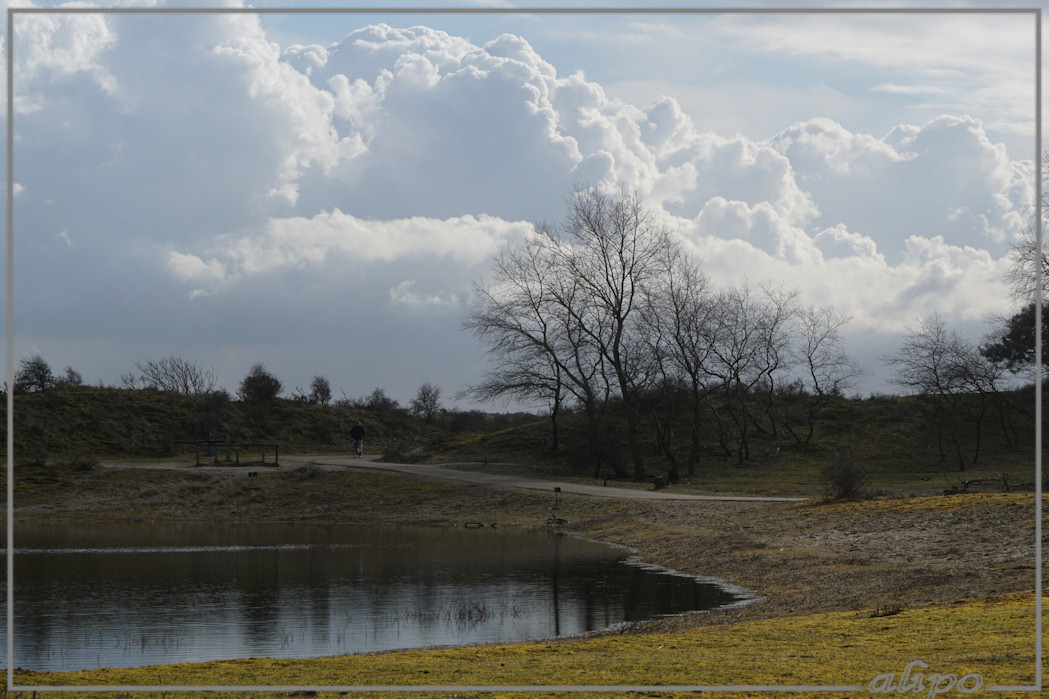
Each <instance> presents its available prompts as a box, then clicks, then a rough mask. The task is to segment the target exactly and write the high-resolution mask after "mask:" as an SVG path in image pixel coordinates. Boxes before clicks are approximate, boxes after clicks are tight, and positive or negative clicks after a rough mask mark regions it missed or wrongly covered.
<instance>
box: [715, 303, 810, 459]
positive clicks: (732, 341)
mask: <svg viewBox="0 0 1049 699" xmlns="http://www.w3.org/2000/svg"><path fill="white" fill-rule="evenodd" d="M763 294H764V296H763V297H756V296H755V292H754V291H753V289H752V288H751V287H750V285H749V284H747V283H745V282H744V283H741V284H739V285H737V286H735V287H732V288H730V289H725V290H722V291H721V292H720V293H719V294H718V297H717V300H716V302H715V309H716V313H714V314H713V315H712V317H711V322H710V323H709V325H708V328H707V333H708V337H707V341H708V342H709V344H710V347H711V358H710V361H709V362H707V363H706V365H705V366H704V370H705V371H706V372H707V373H708V375H709V376H710V377H711V379H712V380H714V381H715V382H716V383H717V385H718V387H719V393H720V395H721V396H722V400H721V406H722V408H723V410H724V412H725V413H726V415H727V418H726V419H725V420H724V421H723V420H722V419H721V416H720V415H717V414H716V417H717V418H718V427H719V434H720V435H721V437H720V439H721V446H722V449H723V450H724V451H725V453H726V455H728V454H731V453H733V452H734V453H735V456H736V458H737V459H738V461H739V462H740V463H742V462H744V461H746V460H748V459H749V458H750V431H751V428H752V427H753V428H755V429H764V428H763V427H762V426H761V424H760V422H759V412H760V413H764V414H765V416H766V417H767V418H769V420H770V423H769V424H770V428H771V430H772V431H775V429H776V423H775V420H774V418H773V416H772V414H771V412H770V405H771V397H772V396H773V394H774V393H775V388H776V382H777V381H778V380H779V378H780V376H781V375H782V374H784V373H786V372H787V370H788V369H790V368H791V357H790V351H789V346H790V345H789V343H790V320H791V318H792V316H793V314H794V312H795V310H796V303H795V299H796V293H794V292H785V291H782V290H778V289H777V290H770V289H765V290H764V291H763ZM759 397H760V399H761V400H760V402H759V401H758V400H757V399H758V398H759ZM730 426H731V429H729V427H730ZM730 440H731V441H733V442H734V443H735V444H734V449H730V448H729V444H728V442H729V441H730Z"/></svg>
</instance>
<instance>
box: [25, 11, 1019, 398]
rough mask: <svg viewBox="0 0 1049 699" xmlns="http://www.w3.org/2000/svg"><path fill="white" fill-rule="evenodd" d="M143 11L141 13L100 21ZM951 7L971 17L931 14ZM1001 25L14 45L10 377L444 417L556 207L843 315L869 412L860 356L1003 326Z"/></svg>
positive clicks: (738, 24) (216, 18) (368, 19)
mask: <svg viewBox="0 0 1049 699" xmlns="http://www.w3.org/2000/svg"><path fill="white" fill-rule="evenodd" d="M171 4H172V5H174V6H178V7H186V6H187V5H186V4H185V3H171ZM872 4H873V3H872ZM12 5H14V3H12ZM340 5H341V6H342V7H348V6H351V4H350V3H341V4H340V3H330V4H326V3H323V2H321V3H311V4H310V5H308V7H311V8H324V7H338V6H340ZM368 5H369V7H375V6H376V5H377V3H368ZM542 5H549V3H541V4H540V3H528V2H520V3H514V4H513V5H511V4H510V3H498V4H496V3H493V4H492V7H497V8H510V7H515V8H518V9H520V8H526V9H527V8H529V7H540V6H542ZM800 5H802V3H798V4H795V5H793V6H795V7H797V6H800ZM852 5H853V6H855V3H853V4H852ZM16 6H17V7H46V8H54V9H55V10H60V9H61V8H62V7H80V8H82V7H87V6H89V5H88V3H83V2H77V3H70V4H69V5H68V6H63V5H59V4H57V3H56V4H53V5H51V4H29V3H25V4H22V3H18V4H17V5H16ZM90 6H92V7H93V6H94V5H90ZM147 6H148V7H150V8H158V9H162V8H165V7H167V6H169V4H168V3H165V2H157V3H156V4H145V3H139V2H135V0H129V1H128V2H119V3H116V4H115V5H114V7H123V8H127V7H147ZM202 6H205V7H222V6H228V7H242V5H241V4H240V3H239V2H238V1H237V0H232V1H231V2H230V3H229V4H228V5H223V4H221V3H219V2H214V3H211V2H208V3H204V5H202ZM294 6H295V4H294V3H282V4H278V3H274V2H267V3H259V4H257V5H255V7H263V8H265V7H294ZM381 6H385V5H381ZM484 6H485V5H483V4H472V3H466V4H460V5H455V4H449V5H446V6H444V7H448V8H454V7H464V8H477V7H484ZM580 6H583V5H580ZM599 6H600V7H601V8H605V9H616V8H620V7H623V8H626V7H631V6H633V7H637V6H638V4H637V3H631V4H626V3H623V4H619V3H615V2H611V3H610V2H602V3H600V4H599ZM662 6H663V7H688V8H702V7H704V6H705V4H704V3H703V2H699V1H697V2H690V3H672V2H668V3H664V4H663V5H662ZM710 6H711V7H714V6H717V7H738V8H744V7H748V6H749V7H758V8H760V7H769V6H770V5H769V4H765V5H762V4H760V3H752V4H750V5H745V4H742V3H740V4H738V5H737V4H733V3H725V2H719V3H717V4H716V5H714V4H711V5H710ZM804 6H806V7H809V6H811V7H812V8H814V9H818V8H825V7H828V6H829V5H827V4H825V3H824V4H821V3H811V4H804ZM843 6H844V7H850V4H848V3H846V4H844V5H843ZM866 6H867V7H870V6H871V5H866ZM915 6H916V7H917V6H918V5H915ZM920 6H921V7H931V6H932V7H936V6H938V5H937V3H935V2H928V1H925V2H922V3H921V4H920ZM962 6H966V7H969V8H981V7H982V8H985V9H986V8H999V9H1000V8H1001V7H1002V5H1001V4H993V5H992V4H990V3H972V4H969V5H965V3H950V4H943V5H942V7H943V8H948V7H962ZM103 7H107V6H105V5H103ZM304 7H305V5H304ZM389 7H395V6H394V5H389ZM893 7H897V8H906V7H908V4H907V3H900V4H897V5H894V6H893ZM1034 22H1035V20H1034V15H1033V14H1032V13H1029V12H1028V13H1013V14H1008V13H993V14H987V13H975V12H962V11H959V12H952V13H947V14H914V13H906V12H893V13H884V14H871V13H865V14H825V13H800V12H798V13H788V14H783V13H771V12H761V13H730V12H720V13H714V14H705V13H688V14H666V13H664V14H658V13H636V12H614V13H600V14H594V13H578V14H560V13H559V14H550V13H534V12H533V13H521V12H498V13H469V14H466V13H454V12H441V13H435V14H418V13H415V14H410V13H401V12H394V11H389V12H374V13H365V14H361V13H341V14H315V13H310V14H306V13H281V14H256V13H248V14H236V13H207V14H171V13H165V12H150V13H144V14H142V13H136V14H117V13H94V14H73V13H68V12H60V11H55V12H49V13H44V14H16V15H15V20H14V41H13V49H14V68H13V74H14V79H13V81H12V84H11V85H10V86H9V89H10V90H11V91H12V92H13V96H14V111H15V118H14V126H15V128H14V138H15V145H14V151H13V162H14V173H15V175H14V178H13V179H14V231H15V233H14V246H15V257H14V267H15V277H14V279H15V294H14V304H13V305H14V320H15V328H16V332H15V342H14V345H15V352H14V357H15V360H16V362H17V360H18V359H20V358H22V357H25V356H28V355H30V354H32V353H39V354H41V355H43V356H44V358H45V359H46V360H48V361H49V362H50V363H51V365H52V367H53V368H55V369H57V370H61V369H62V368H64V367H65V366H67V365H70V366H73V367H74V368H76V369H77V370H79V371H80V372H81V373H82V374H83V376H84V379H85V381H87V382H89V383H99V382H103V383H107V384H116V383H118V382H119V380H120V376H121V374H122V373H126V372H129V371H133V370H134V366H135V362H136V361H142V360H146V359H157V358H160V357H164V356H167V355H171V354H175V355H180V356H182V357H184V358H186V359H189V360H192V361H194V362H197V363H199V364H200V365H202V366H204V367H210V368H214V369H215V370H216V371H217V373H218V375H219V380H220V383H221V384H223V385H225V386H226V387H227V388H229V389H230V390H231V391H232V390H235V388H236V386H237V384H238V383H239V381H240V379H241V378H243V376H244V375H245V374H246V373H247V371H248V369H249V367H250V366H251V365H252V364H253V363H256V362H261V363H263V364H264V365H265V366H266V367H267V368H268V369H270V370H271V371H272V372H273V373H274V374H276V375H277V376H278V377H279V378H280V379H281V380H282V381H283V382H284V384H285V387H286V388H287V389H288V391H289V392H290V391H291V390H293V389H294V388H295V387H301V388H304V389H308V386H309V383H310V381H311V379H312V377H313V376H315V375H323V376H325V377H326V378H328V380H329V381H330V383H331V385H332V388H333V390H334V392H335V395H336V397H340V396H341V395H342V394H343V393H344V394H345V395H347V396H349V397H351V398H353V397H358V396H362V395H365V394H367V393H370V392H371V391H372V390H373V389H374V388H376V387H381V388H383V389H384V390H386V392H387V393H388V394H389V395H391V396H392V397H394V398H396V399H397V400H399V401H401V402H402V403H407V402H408V401H409V400H410V398H411V397H412V396H413V395H414V393H415V391H416V389H417V388H418V386H419V385H420V384H422V383H423V382H430V383H433V384H435V385H437V386H439V387H441V388H442V389H443V390H444V392H445V395H446V396H449V395H450V394H452V393H454V392H455V391H456V390H459V389H461V388H463V387H465V386H467V385H468V384H470V383H471V382H475V381H477V380H478V379H479V378H480V375H481V372H482V371H483V368H484V364H483V362H482V361H481V357H482V354H483V351H484V347H482V346H480V345H478V344H477V342H476V341H475V340H474V339H473V338H472V337H471V336H470V335H468V334H467V333H465V332H464V331H463V330H462V329H461V322H462V319H463V316H464V314H465V313H466V311H467V309H468V308H469V305H470V303H471V291H470V289H471V283H472V282H473V281H476V280H480V279H483V278H484V277H485V275H486V273H487V269H488V265H489V261H490V259H491V257H492V256H493V255H494V254H495V253H497V252H498V251H499V250H500V248H502V247H503V246H506V245H512V244H514V243H515V242H516V241H518V240H520V239H521V237H522V236H523V235H524V234H525V233H526V232H527V231H529V230H530V229H531V228H532V226H533V224H534V223H536V222H539V221H556V220H558V219H560V218H561V217H562V216H563V215H564V211H565V199H566V197H567V196H568V195H569V194H570V193H571V191H572V189H573V187H574V186H576V185H582V184H588V185H612V186H617V187H618V186H622V187H626V188H629V189H634V190H637V191H638V192H640V193H641V194H642V195H644V196H645V197H646V199H647V201H648V203H649V206H650V207H651V208H652V210H653V211H654V212H656V213H657V214H658V215H660V216H663V217H665V220H666V221H667V222H668V223H669V224H670V225H672V226H673V228H674V229H675V230H676V231H677V232H678V234H679V235H680V236H681V238H682V240H683V241H684V242H685V244H686V245H688V246H690V247H692V248H694V249H695V250H696V251H697V252H699V253H700V254H701V256H702V258H703V260H704V267H705V269H706V271H707V273H708V274H709V275H710V276H711V277H712V278H713V279H714V280H716V281H718V282H721V283H725V284H732V283H735V282H738V281H740V280H741V279H743V278H744V277H745V278H747V279H749V280H750V281H751V282H752V283H754V284H762V283H769V282H771V283H775V284H784V285H786V286H788V287H792V288H796V289H798V290H800V291H801V292H802V294H803V296H804V298H805V299H806V300H808V301H810V302H814V303H820V304H827V303H830V304H833V305H834V306H835V307H837V308H838V309H839V310H840V311H844V312H846V313H848V314H850V315H851V317H852V321H851V323H850V325H849V326H848V330H847V339H848V343H849V345H848V349H849V351H850V353H851V354H852V355H853V356H855V357H856V358H857V359H859V360H860V361H861V362H863V363H864V364H865V365H867V367H868V369H869V370H870V371H871V375H870V376H868V377H867V379H866V383H865V385H864V387H863V390H866V391H870V390H885V389H886V388H887V385H886V384H885V380H884V379H885V376H884V370H883V369H882V368H881V367H880V365H879V362H878V357H879V356H880V355H881V354H883V353H885V352H887V351H891V350H893V349H895V348H896V347H897V346H898V343H899V339H900V333H901V332H902V331H903V329H904V328H905V327H906V326H907V325H909V324H913V322H914V321H915V320H916V319H917V318H919V317H921V316H924V315H927V314H928V313H930V312H933V311H936V312H938V313H940V314H941V315H942V316H943V318H944V319H945V320H946V321H947V322H948V324H949V325H950V326H951V327H954V328H957V329H959V330H960V331H962V332H964V333H965V334H966V335H967V336H970V337H972V338H974V339H975V338H978V337H979V336H980V335H981V334H982V333H983V332H985V331H986V330H987V326H986V324H985V319H986V318H987V317H988V316H989V315H991V314H1002V313H1008V312H1010V311H1012V310H1013V307H1012V305H1011V304H1010V301H1009V299H1008V296H1007V293H1006V291H1005V287H1004V285H1003V282H1002V277H1003V273H1004V271H1005V269H1006V268H1007V261H1006V259H1005V256H1006V253H1007V252H1008V250H1009V246H1010V243H1011V241H1012V240H1013V238H1014V236H1015V235H1016V234H1017V233H1018V232H1019V231H1021V230H1022V229H1023V228H1024V226H1025V224H1026V222H1027V221H1028V219H1029V215H1030V212H1031V206H1032V202H1033V200H1034V182H1033V174H1032V163H1033V162H1034V160H1035V147H1036V146H1035V140H1034V121H1035V104H1034V96H1035V91H1034V81H1035V70H1034V63H1035V25H1034Z"/></svg>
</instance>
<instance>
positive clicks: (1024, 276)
mask: <svg viewBox="0 0 1049 699" xmlns="http://www.w3.org/2000/svg"><path fill="white" fill-rule="evenodd" d="M1041 167H1042V182H1043V183H1044V182H1046V181H1047V179H1049V150H1047V151H1045V152H1044V153H1043V154H1042V163H1041ZM1040 208H1041V211H1040V213H1041V215H1042V234H1043V235H1042V245H1039V244H1038V240H1037V235H1036V231H1035V219H1034V216H1033V215H1032V218H1031V222H1030V223H1028V225H1027V229H1026V230H1025V231H1024V233H1023V234H1022V235H1021V236H1020V237H1019V238H1018V239H1017V240H1016V242H1015V243H1013V246H1012V249H1011V250H1010V257H1011V266H1010V268H1009V271H1008V272H1007V273H1006V282H1007V283H1008V285H1009V289H1010V291H1011V293H1012V297H1013V299H1014V300H1015V301H1017V302H1019V303H1021V304H1023V305H1026V304H1028V303H1032V302H1033V301H1034V299H1035V294H1036V292H1037V291H1038V289H1039V280H1040V282H1041V291H1042V294H1043V297H1049V250H1047V249H1046V246H1045V244H1044V241H1045V234H1046V220H1045V214H1046V211H1047V209H1049V191H1047V190H1046V189H1045V188H1043V190H1042V201H1041V207H1040Z"/></svg>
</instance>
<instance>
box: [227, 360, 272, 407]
mask: <svg viewBox="0 0 1049 699" xmlns="http://www.w3.org/2000/svg"><path fill="white" fill-rule="evenodd" d="M281 388H282V384H281V382H280V379H278V378H277V377H276V376H274V375H273V374H271V373H269V372H268V371H266V367H264V366H263V365H261V364H255V365H253V366H252V367H251V369H250V370H249V371H248V375H247V376H245V377H244V380H243V381H241V382H240V388H239V389H238V390H237V394H238V395H239V396H240V398H241V400H244V401H247V402H249V403H252V404H254V405H265V404H267V403H269V402H270V401H272V400H273V399H274V398H276V397H277V396H278V395H279V394H280V390H281Z"/></svg>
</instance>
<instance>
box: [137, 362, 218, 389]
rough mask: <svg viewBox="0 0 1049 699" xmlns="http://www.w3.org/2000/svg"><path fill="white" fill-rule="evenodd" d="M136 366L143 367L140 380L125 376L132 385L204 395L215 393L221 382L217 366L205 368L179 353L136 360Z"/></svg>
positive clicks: (140, 371)
mask: <svg viewBox="0 0 1049 699" xmlns="http://www.w3.org/2000/svg"><path fill="white" fill-rule="evenodd" d="M135 366H136V367H138V370H139V377H138V379H137V381H136V380H135V378H134V377H130V376H122V377H121V379H122V380H123V381H124V385H125V386H128V387H129V388H132V387H136V385H137V386H144V387H146V388H152V389H155V390H158V391H170V392H171V393H181V394H183V395H187V396H202V395H206V394H208V393H211V392H212V391H213V390H214V389H215V385H216V384H217V382H218V375H217V374H216V373H215V370H214V369H204V368H203V367H201V366H199V365H197V364H194V363H193V362H190V361H188V360H186V359H183V358H182V357H178V356H175V355H170V356H168V357H164V358H163V359H149V360H146V361H143V362H135ZM129 381H130V384H131V385H129Z"/></svg>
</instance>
